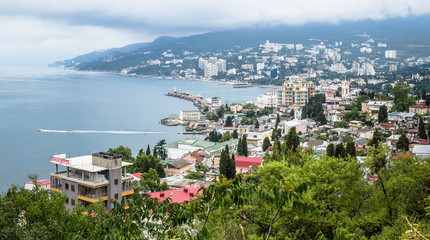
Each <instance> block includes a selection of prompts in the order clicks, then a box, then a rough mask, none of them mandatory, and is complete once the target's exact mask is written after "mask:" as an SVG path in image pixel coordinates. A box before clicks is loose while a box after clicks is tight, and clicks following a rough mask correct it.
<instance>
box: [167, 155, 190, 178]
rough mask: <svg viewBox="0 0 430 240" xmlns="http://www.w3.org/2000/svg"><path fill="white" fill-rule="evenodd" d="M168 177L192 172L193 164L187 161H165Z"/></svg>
mask: <svg viewBox="0 0 430 240" xmlns="http://www.w3.org/2000/svg"><path fill="white" fill-rule="evenodd" d="M163 163H164V172H165V173H166V177H171V176H176V175H178V174H182V173H185V172H187V171H188V170H190V168H191V166H192V163H191V162H189V161H187V160H185V159H174V160H164V161H163Z"/></svg>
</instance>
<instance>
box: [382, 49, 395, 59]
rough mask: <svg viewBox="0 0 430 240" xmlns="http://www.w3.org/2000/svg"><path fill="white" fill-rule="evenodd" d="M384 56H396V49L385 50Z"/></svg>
mask: <svg viewBox="0 0 430 240" xmlns="http://www.w3.org/2000/svg"><path fill="white" fill-rule="evenodd" d="M385 58H397V51H396V50H387V51H385Z"/></svg>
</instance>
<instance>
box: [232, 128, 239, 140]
mask: <svg viewBox="0 0 430 240" xmlns="http://www.w3.org/2000/svg"><path fill="white" fill-rule="evenodd" d="M232 137H233V139H237V138H238V135H237V130H236V129H234V131H233V134H232Z"/></svg>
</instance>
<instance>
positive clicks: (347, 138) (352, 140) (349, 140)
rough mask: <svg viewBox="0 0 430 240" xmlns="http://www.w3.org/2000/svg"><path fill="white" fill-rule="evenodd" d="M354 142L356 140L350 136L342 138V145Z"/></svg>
mask: <svg viewBox="0 0 430 240" xmlns="http://www.w3.org/2000/svg"><path fill="white" fill-rule="evenodd" d="M349 142H354V139H353V138H352V137H351V136H350V135H345V136H343V137H342V143H349Z"/></svg>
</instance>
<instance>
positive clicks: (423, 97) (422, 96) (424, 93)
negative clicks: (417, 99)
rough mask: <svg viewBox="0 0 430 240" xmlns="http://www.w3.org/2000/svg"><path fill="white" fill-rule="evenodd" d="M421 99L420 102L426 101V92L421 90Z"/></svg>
mask: <svg viewBox="0 0 430 240" xmlns="http://www.w3.org/2000/svg"><path fill="white" fill-rule="evenodd" d="M421 99H422V100H426V99H427V93H426V90H423V93H422V95H421Z"/></svg>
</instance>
